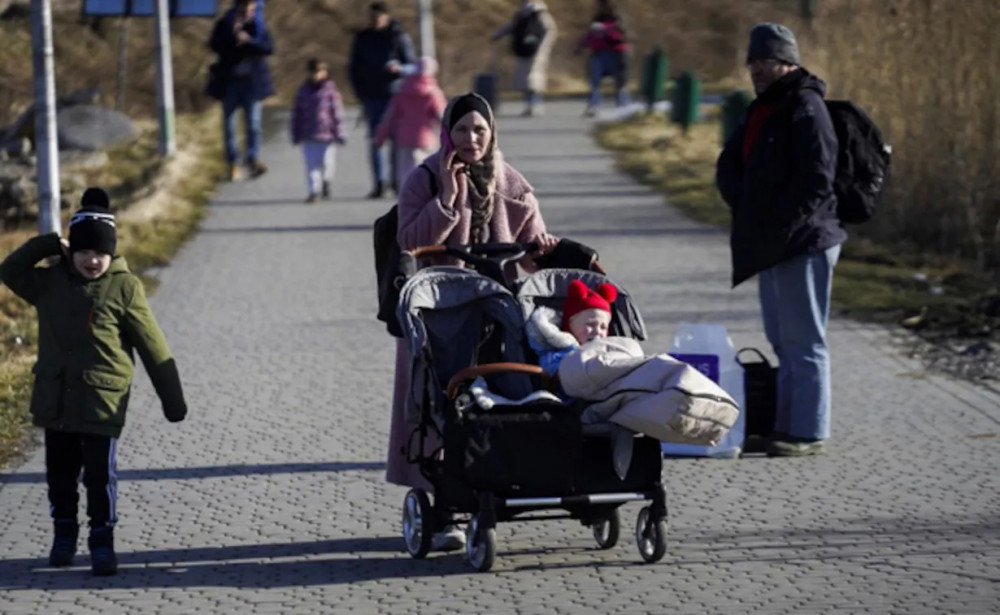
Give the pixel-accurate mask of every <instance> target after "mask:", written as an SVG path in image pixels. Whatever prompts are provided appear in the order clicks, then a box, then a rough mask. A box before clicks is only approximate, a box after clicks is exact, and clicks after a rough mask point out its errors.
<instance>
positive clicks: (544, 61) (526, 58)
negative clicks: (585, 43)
mask: <svg viewBox="0 0 1000 615" xmlns="http://www.w3.org/2000/svg"><path fill="white" fill-rule="evenodd" d="M557 35H558V30H557V28H556V20H555V19H553V18H552V14H551V13H550V12H549V9H548V7H547V6H546V5H545V3H544V2H541V1H540V0H538V1H534V2H532V1H530V0H529V1H528V2H525V3H524V4H523V5H522V6H521V8H520V9H518V11H517V13H516V14H515V15H514V18H513V19H511V20H510V21H509V22H507V23H506V24H504V25H503V26H501V27H500V29H499V30H497V31H496V32H495V33H494V34H493V38H492V40H494V41H497V40H499V39H501V38H503V37H505V36H510V38H511V50H512V51H513V53H514V56H516V57H517V66H516V67H515V69H514V85H513V87H514V89H515V90H518V91H521V92H524V103H525V108H524V112H523V113H522V114H521V115H525V116H533V115H538V114H540V113H541V112H542V94H543V93H544V92H545V86H546V84H547V82H548V77H549V57H550V56H551V55H552V47H553V46H554V45H555V43H556V36H557Z"/></svg>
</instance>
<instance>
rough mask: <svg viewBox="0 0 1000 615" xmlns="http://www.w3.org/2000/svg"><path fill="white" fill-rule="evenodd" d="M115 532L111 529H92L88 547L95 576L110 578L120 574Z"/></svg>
mask: <svg viewBox="0 0 1000 615" xmlns="http://www.w3.org/2000/svg"><path fill="white" fill-rule="evenodd" d="M114 532H115V531H114V528H110V527H92V528H90V538H88V539H87V546H88V547H90V571H91V572H92V573H93V574H94V576H98V577H109V576H111V575H114V574H117V573H118V557H117V556H116V555H115V533H114Z"/></svg>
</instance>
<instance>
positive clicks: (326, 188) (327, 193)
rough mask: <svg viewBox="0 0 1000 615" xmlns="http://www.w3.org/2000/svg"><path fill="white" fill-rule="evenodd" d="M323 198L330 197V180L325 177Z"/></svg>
mask: <svg viewBox="0 0 1000 615" xmlns="http://www.w3.org/2000/svg"><path fill="white" fill-rule="evenodd" d="M323 198H324V199H328V198H330V182H329V181H327V180H325V179H324V180H323Z"/></svg>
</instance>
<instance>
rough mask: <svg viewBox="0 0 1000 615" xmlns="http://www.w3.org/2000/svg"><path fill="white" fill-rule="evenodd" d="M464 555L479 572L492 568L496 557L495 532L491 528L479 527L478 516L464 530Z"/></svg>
mask: <svg viewBox="0 0 1000 615" xmlns="http://www.w3.org/2000/svg"><path fill="white" fill-rule="evenodd" d="M465 555H466V556H467V557H468V558H469V563H470V564H472V567H473V568H475V569H476V570H477V571H479V572H487V571H488V570H489V569H490V568H492V567H493V562H494V561H495V560H496V557H497V531H496V530H495V529H494V528H492V527H491V528H484V527H481V526H480V525H479V516H478V515H477V516H475V517H473V518H472V520H471V521H469V525H468V526H466V528H465Z"/></svg>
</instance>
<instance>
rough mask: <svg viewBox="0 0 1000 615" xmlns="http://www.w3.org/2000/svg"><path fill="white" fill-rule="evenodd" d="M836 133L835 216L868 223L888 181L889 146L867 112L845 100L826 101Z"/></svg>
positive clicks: (842, 219)
mask: <svg viewBox="0 0 1000 615" xmlns="http://www.w3.org/2000/svg"><path fill="white" fill-rule="evenodd" d="M826 108H827V109H828V110H829V111H830V118H831V119H832V120H833V129H834V131H835V132H836V133H837V143H838V146H837V176H836V179H835V180H834V182H833V191H834V194H836V195H837V217H838V218H840V221H841V222H844V223H847V224H860V223H862V222H867V221H868V220H870V219H871V217H872V216H873V215H874V214H875V206H876V205H877V204H878V200H879V197H880V196H881V195H882V191H883V189H884V188H885V184H886V182H887V181H888V180H889V161H890V157H891V154H892V148H891V147H890V146H889V145H887V144H886V143H885V141H884V140H883V139H882V132H881V131H880V130H879V129H878V126H876V125H875V122H873V121H872V119H871V118H870V117H868V114H867V113H865V112H864V111H863V110H861V109H860V108H859V107H857V106H856V105H855V104H854V103H852V102H850V101H847V100H828V101H826Z"/></svg>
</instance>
